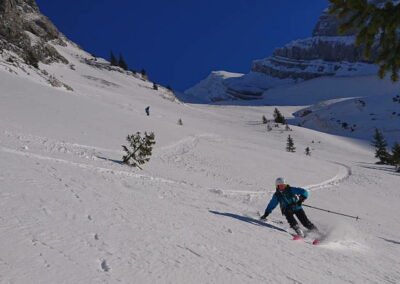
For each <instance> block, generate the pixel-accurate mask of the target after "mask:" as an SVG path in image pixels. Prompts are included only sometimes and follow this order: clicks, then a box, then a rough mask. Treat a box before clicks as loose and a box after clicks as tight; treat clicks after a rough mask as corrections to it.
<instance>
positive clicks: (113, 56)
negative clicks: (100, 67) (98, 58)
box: [110, 51, 118, 66]
mask: <svg viewBox="0 0 400 284" xmlns="http://www.w3.org/2000/svg"><path fill="white" fill-rule="evenodd" d="M110 63H111V65H112V66H118V60H117V58H116V57H115V55H114V53H113V52H112V51H110Z"/></svg>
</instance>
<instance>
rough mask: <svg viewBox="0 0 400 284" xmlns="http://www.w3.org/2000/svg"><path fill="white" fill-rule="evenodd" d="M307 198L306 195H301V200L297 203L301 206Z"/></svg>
mask: <svg viewBox="0 0 400 284" xmlns="http://www.w3.org/2000/svg"><path fill="white" fill-rule="evenodd" d="M306 199H307V197H304V196H303V195H300V197H299V201H297V205H299V206H301V204H302V203H303V202H304V201H305V200H306Z"/></svg>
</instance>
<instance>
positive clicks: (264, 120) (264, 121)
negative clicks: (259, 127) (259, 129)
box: [262, 115, 268, 124]
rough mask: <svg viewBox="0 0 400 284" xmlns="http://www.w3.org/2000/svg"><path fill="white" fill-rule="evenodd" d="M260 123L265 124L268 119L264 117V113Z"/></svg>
mask: <svg viewBox="0 0 400 284" xmlns="http://www.w3.org/2000/svg"><path fill="white" fill-rule="evenodd" d="M262 123H263V124H267V123H268V119H267V118H266V117H265V115H263V116H262Z"/></svg>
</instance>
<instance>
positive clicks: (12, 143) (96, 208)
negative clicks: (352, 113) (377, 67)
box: [0, 45, 400, 283]
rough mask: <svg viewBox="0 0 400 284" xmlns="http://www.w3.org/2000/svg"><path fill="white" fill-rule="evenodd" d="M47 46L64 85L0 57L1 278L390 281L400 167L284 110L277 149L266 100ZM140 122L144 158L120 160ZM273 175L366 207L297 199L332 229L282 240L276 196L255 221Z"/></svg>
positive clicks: (315, 197) (398, 276)
mask: <svg viewBox="0 0 400 284" xmlns="http://www.w3.org/2000/svg"><path fill="white" fill-rule="evenodd" d="M56 48H57V50H58V51H59V52H60V54H62V55H63V56H64V57H65V58H67V59H68V61H69V62H70V64H69V65H65V64H62V63H53V64H52V65H42V64H41V65H40V69H41V70H46V72H48V74H53V75H54V76H55V77H57V78H58V79H59V80H60V81H62V82H63V83H65V84H66V85H68V86H70V87H71V88H72V89H73V90H74V91H68V90H67V89H66V88H64V87H59V88H55V87H52V86H50V85H49V84H48V83H47V81H46V80H45V79H43V78H42V77H41V76H39V75H37V73H36V72H30V71H29V70H30V69H26V71H27V72H23V71H20V70H21V69H19V68H17V67H13V66H10V65H7V66H6V68H1V69H0V88H1V91H0V101H1V103H0V167H1V171H0V196H1V198H0V203H1V204H0V208H1V211H2V213H1V216H0V218H1V226H0V236H1V242H0V251H1V256H0V282H1V283H397V282H399V281H400V273H399V271H398V269H397V268H398V267H399V265H400V261H399V257H398V256H399V250H398V249H399V242H400V235H399V233H398V232H399V224H400V219H399V218H400V217H399V216H400V215H399V213H400V212H399V207H398V202H399V199H400V195H399V192H398V190H397V188H396V186H394V185H396V184H398V181H399V176H398V174H396V173H394V171H393V169H392V168H389V167H381V166H376V165H375V164H374V161H375V160H374V159H373V152H372V149H370V147H369V146H368V145H366V144H365V143H364V142H361V141H358V140H351V139H346V138H341V137H338V136H332V135H328V134H323V133H320V132H316V131H313V130H308V129H305V128H300V127H296V126H293V127H292V128H293V131H291V132H290V135H291V136H292V137H293V138H294V140H295V145H296V147H297V152H296V153H287V152H286V151H285V143H286V138H287V134H289V133H288V132H285V131H283V130H281V129H277V128H274V129H273V131H271V132H267V131H266V129H265V126H264V125H262V124H261V117H262V115H265V116H266V117H267V118H271V117H272V113H273V109H274V106H258V107H257V106H215V105H214V106H212V105H189V104H182V103H179V102H177V101H174V98H173V97H171V96H170V93H168V92H167V90H164V89H160V90H159V91H155V90H153V89H152V84H151V83H150V82H147V81H144V80H142V79H141V78H136V77H133V75H132V74H129V73H126V72H122V71H121V70H108V69H109V68H106V66H107V65H106V64H105V63H104V62H103V61H101V60H100V59H98V61H97V62H96V61H95V60H94V59H93V60H92V62H91V63H93V64H87V60H90V56H89V55H87V54H86V53H84V52H82V51H81V50H79V49H77V48H76V47H74V46H73V45H68V46H67V47H59V46H56ZM102 63H104V66H102V65H101V64H102ZM3 66H4V65H3ZM9 69H12V70H14V71H15V72H9V71H8V70H9ZM28 73H29V74H30V75H28ZM368 105H369V102H367V106H368ZM146 106H150V116H146V114H145V112H144V108H145V107H146ZM279 108H280V109H281V111H282V112H283V114H284V115H285V116H287V117H290V114H291V113H294V112H296V111H298V110H300V109H302V108H303V106H286V107H285V106H280V107H279ZM179 118H180V119H182V121H183V125H182V126H180V125H178V124H177V121H178V119H179ZM136 131H154V133H155V136H156V145H155V148H154V151H153V156H152V158H151V160H150V162H149V163H148V164H145V165H144V166H143V167H144V170H143V171H139V170H137V169H134V168H129V167H127V166H125V165H122V164H121V163H120V161H121V158H122V154H123V153H122V151H121V145H122V144H126V143H125V141H124V139H125V136H126V135H127V134H132V133H135V132H136ZM312 141H314V143H312ZM307 146H309V147H310V148H311V149H312V156H311V157H308V156H305V155H304V154H303V151H304V148H305V147H307ZM277 176H284V177H286V179H287V180H288V181H289V183H291V184H293V185H296V186H304V187H305V188H308V189H310V190H311V195H310V198H309V200H308V201H307V204H309V205H314V206H318V207H322V208H326V209H330V210H335V211H339V212H343V213H346V214H351V215H355V216H359V217H360V218H361V220H359V221H355V220H353V219H350V218H348V219H347V218H345V217H340V216H335V215H330V214H327V213H324V212H320V211H313V210H311V209H306V211H307V213H308V215H309V217H310V218H311V220H312V221H313V222H315V224H316V225H317V226H318V227H319V228H320V229H321V231H323V232H324V233H325V234H326V240H325V241H324V242H323V243H322V244H321V245H320V246H312V245H310V243H309V241H308V240H307V241H305V242H294V241H292V240H291V235H290V229H289V228H288V226H287V224H286V222H285V220H284V218H283V217H282V216H281V215H280V213H279V212H278V211H279V210H278V209H277V210H275V211H274V213H273V214H272V215H271V216H270V221H269V223H261V222H259V221H258V212H262V211H263V210H264V209H265V206H266V203H267V201H268V200H269V198H270V197H271V194H272V192H273V183H274V179H275V178H276V177H277Z"/></svg>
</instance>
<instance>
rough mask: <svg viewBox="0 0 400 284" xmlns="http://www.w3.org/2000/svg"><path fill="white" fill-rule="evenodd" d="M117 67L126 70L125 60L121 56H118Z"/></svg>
mask: <svg viewBox="0 0 400 284" xmlns="http://www.w3.org/2000/svg"><path fill="white" fill-rule="evenodd" d="M118 66H119V67H121V68H122V69H124V70H128V64H126V62H125V59H124V57H123V56H122V54H120V55H119V59H118Z"/></svg>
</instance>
